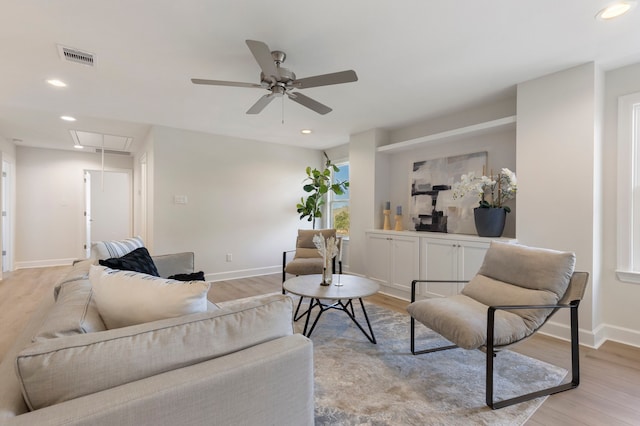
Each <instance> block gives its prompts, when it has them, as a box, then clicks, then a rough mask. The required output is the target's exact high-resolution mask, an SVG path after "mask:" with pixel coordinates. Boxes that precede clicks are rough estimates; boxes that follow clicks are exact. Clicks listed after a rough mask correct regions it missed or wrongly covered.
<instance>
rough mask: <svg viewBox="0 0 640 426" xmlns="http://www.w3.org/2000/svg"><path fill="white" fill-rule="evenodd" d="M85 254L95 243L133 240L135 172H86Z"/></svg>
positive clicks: (89, 252) (89, 253) (88, 252)
mask: <svg viewBox="0 0 640 426" xmlns="http://www.w3.org/2000/svg"><path fill="white" fill-rule="evenodd" d="M84 185H85V229H86V239H85V241H86V242H85V252H86V255H87V257H89V256H90V255H91V242H92V241H106V240H122V239H124V238H128V237H131V233H132V216H133V215H132V208H131V205H132V201H131V186H132V182H131V171H130V170H125V171H106V170H105V171H101V170H85V172H84Z"/></svg>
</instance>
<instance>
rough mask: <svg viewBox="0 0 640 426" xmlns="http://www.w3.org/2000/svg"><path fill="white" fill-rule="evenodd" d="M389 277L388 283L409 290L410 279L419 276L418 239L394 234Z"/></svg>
mask: <svg viewBox="0 0 640 426" xmlns="http://www.w3.org/2000/svg"><path fill="white" fill-rule="evenodd" d="M390 243H391V277H390V282H389V285H390V286H391V287H395V288H397V289H400V290H404V291H408V292H410V291H411V281H413V280H416V279H418V278H419V277H420V254H419V250H420V240H419V239H418V238H417V237H399V236H394V237H393V238H392V239H391V241H390Z"/></svg>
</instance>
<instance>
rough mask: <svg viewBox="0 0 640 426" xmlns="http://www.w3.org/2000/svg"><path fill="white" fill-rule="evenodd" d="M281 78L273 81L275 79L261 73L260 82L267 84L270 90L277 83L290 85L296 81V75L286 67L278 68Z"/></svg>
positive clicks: (278, 77)
mask: <svg viewBox="0 0 640 426" xmlns="http://www.w3.org/2000/svg"><path fill="white" fill-rule="evenodd" d="M278 74H280V75H279V76H275V77H277V78H276V81H273V78H272V77H271V76H270V75H269V76H265V75H264V73H263V72H261V73H260V82H262V83H267V85H268V86H269V88H271V87H272V86H273V85H274V84H275V83H276V82H280V83H285V84H289V83H291V82H293V81H294V80H295V79H296V75H295V74H294V73H293V71H291V70H290V69H287V68H284V67H278Z"/></svg>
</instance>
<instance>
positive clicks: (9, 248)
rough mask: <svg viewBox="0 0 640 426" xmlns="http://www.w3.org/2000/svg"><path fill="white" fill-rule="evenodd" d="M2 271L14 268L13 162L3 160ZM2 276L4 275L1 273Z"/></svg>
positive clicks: (0, 276)
mask: <svg viewBox="0 0 640 426" xmlns="http://www.w3.org/2000/svg"><path fill="white" fill-rule="evenodd" d="M0 191H1V192H2V199H1V200H0V202H1V203H2V208H1V210H2V272H8V271H12V270H13V232H12V231H13V226H12V221H13V164H12V163H10V162H8V161H6V160H2V188H1V189H0ZM0 278H2V275H1V274H0Z"/></svg>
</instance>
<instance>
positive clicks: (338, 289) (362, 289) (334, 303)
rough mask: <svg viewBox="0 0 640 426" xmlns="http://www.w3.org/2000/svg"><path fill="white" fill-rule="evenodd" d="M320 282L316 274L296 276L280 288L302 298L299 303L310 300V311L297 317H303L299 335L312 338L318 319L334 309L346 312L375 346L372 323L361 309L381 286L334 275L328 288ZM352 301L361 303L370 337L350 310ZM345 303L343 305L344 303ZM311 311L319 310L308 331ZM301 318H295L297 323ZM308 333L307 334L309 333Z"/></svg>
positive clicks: (364, 310) (359, 279)
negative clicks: (303, 299)
mask: <svg viewBox="0 0 640 426" xmlns="http://www.w3.org/2000/svg"><path fill="white" fill-rule="evenodd" d="M321 282H322V275H320V274H317V275H299V276H297V277H294V278H290V279H288V280H286V281H285V282H284V284H283V287H284V289H285V290H286V291H288V292H289V293H293V294H295V295H298V296H301V298H300V303H302V298H304V297H308V298H310V299H311V303H310V304H309V309H307V311H306V312H305V313H303V314H302V315H300V317H302V316H303V315H305V316H306V319H305V323H304V330H303V332H302V334H304V335H305V336H307V337H309V336H311V333H312V332H313V329H314V328H315V327H316V324H317V323H318V320H319V319H320V316H321V315H322V314H323V313H324V312H325V311H328V310H329V309H337V310H340V311H343V312H345V313H346V314H347V315H348V316H349V318H351V320H352V321H353V322H354V323H355V324H356V325H357V326H358V328H359V329H360V331H362V333H363V334H364V335H365V336H366V337H367V339H369V341H370V342H371V343H376V338H375V336H374V335H373V329H372V328H371V323H370V322H369V317H368V316H367V311H366V309H365V308H364V303H363V302H362V298H363V297H367V296H371V295H372V294H375V293H377V292H378V290H379V289H380V286H379V285H378V284H377V283H376V282H375V281H373V280H370V279H368V278H364V277H358V276H356V275H342V274H334V275H333V283H332V284H331V285H327V286H324V285H320V283H321ZM337 284H339V285H337ZM354 299H358V300H359V301H360V307H361V308H362V313H363V315H364V319H365V320H366V321H367V327H368V328H369V333H367V331H366V330H365V329H364V328H363V327H362V325H360V323H359V322H358V320H357V319H356V315H355V311H354V309H353V300H354ZM322 300H325V301H329V303H326V302H322ZM344 301H346V303H345V302H344ZM300 303H299V304H298V308H300ZM314 308H319V309H320V310H319V311H318V314H317V315H316V317H315V319H314V321H313V324H312V325H311V328H309V320H310V318H311V311H313V310H314ZM297 312H298V311H297V310H296V313H297ZM300 317H297V318H296V320H297V319H299V318H300ZM307 329H308V330H309V331H308V332H307Z"/></svg>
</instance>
